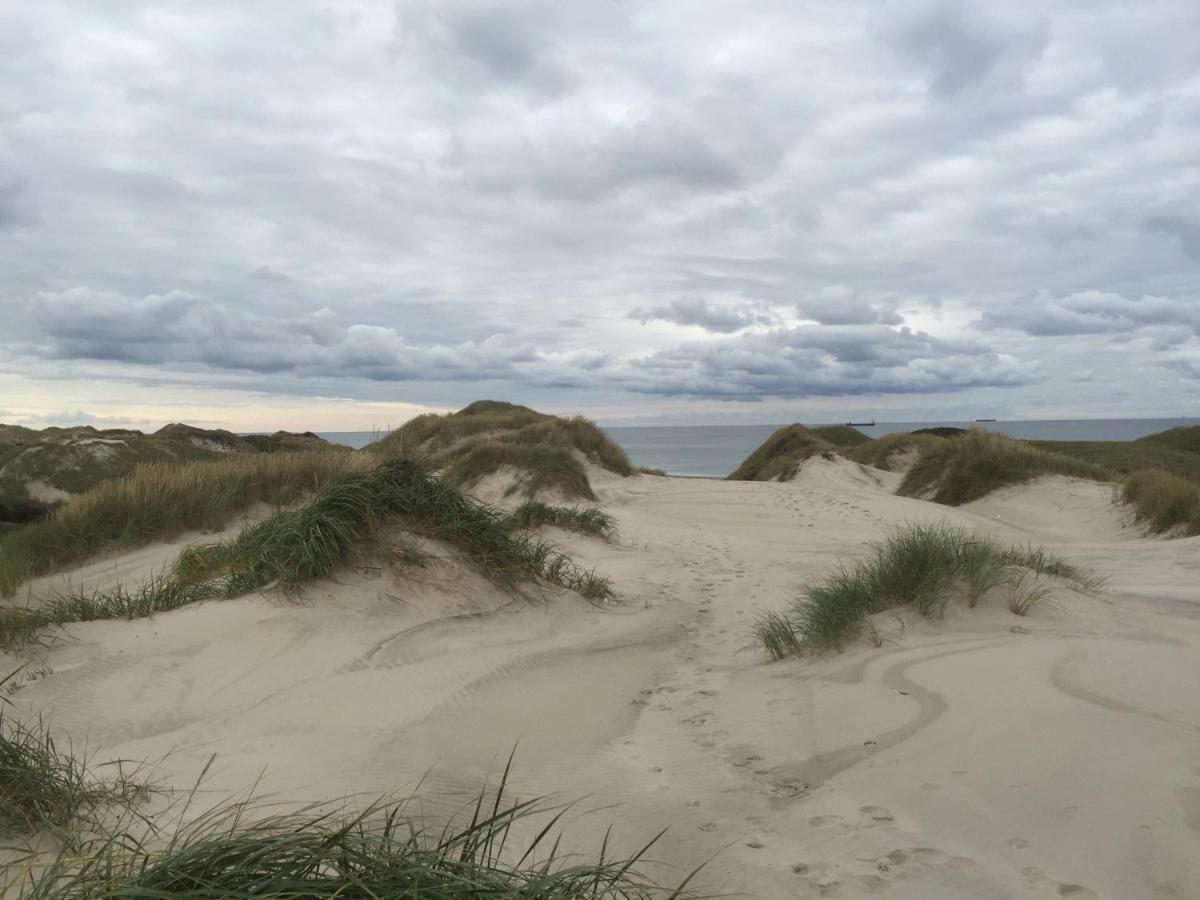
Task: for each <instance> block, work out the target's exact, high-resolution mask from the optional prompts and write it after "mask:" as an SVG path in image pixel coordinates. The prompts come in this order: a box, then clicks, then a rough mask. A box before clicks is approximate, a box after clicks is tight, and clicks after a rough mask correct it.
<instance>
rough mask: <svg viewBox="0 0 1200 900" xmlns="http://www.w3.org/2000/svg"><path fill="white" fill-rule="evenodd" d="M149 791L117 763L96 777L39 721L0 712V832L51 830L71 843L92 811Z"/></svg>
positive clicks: (136, 798) (133, 800) (124, 802)
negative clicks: (110, 774)
mask: <svg viewBox="0 0 1200 900" xmlns="http://www.w3.org/2000/svg"><path fill="white" fill-rule="evenodd" d="M14 674H15V673H14ZM9 677H10V678H11V677H12V676H9ZM6 680H7V679H0V685H3V683H4V681H6ZM147 790H148V789H147V788H146V786H145V785H142V784H139V783H137V782H135V781H134V780H132V779H131V778H128V777H126V776H125V775H124V773H123V772H121V771H120V768H119V767H118V775H117V776H116V777H115V778H112V779H110V780H107V781H104V780H100V779H97V778H95V777H93V775H92V774H91V772H90V771H89V770H88V766H87V764H86V763H85V762H84V761H83V760H80V759H78V758H76V757H75V756H73V755H72V754H71V753H70V752H69V751H64V750H62V749H60V748H59V746H58V744H57V742H56V741H55V739H54V737H53V735H52V734H51V733H50V729H49V728H48V727H47V726H46V724H45V723H44V722H42V721H41V720H40V719H39V720H38V721H37V724H36V725H32V726H29V725H25V724H22V723H21V722H19V721H17V720H15V719H12V718H11V717H6V716H5V715H4V714H3V713H2V712H0V836H3V835H12V834H25V835H28V834H34V833H36V832H39V831H42V830H45V829H50V830H52V831H54V832H56V833H57V834H58V835H59V836H60V838H64V839H68V840H67V842H68V843H71V844H73V843H74V837H75V835H76V834H77V832H78V830H79V828H80V826H81V824H82V823H83V822H85V821H87V820H89V819H91V818H92V816H93V814H95V813H97V812H98V811H99V810H101V809H102V808H104V807H107V806H111V805H124V806H131V805H133V804H135V803H137V802H139V801H140V800H141V799H143V798H144V797H145V795H146V793H147Z"/></svg>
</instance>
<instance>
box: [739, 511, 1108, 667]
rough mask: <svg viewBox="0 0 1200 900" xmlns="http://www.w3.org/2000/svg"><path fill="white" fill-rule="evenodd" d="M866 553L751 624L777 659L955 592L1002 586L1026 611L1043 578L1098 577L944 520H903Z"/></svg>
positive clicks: (1073, 582)
mask: <svg viewBox="0 0 1200 900" xmlns="http://www.w3.org/2000/svg"><path fill="white" fill-rule="evenodd" d="M873 550H874V553H873V555H872V556H870V557H869V558H868V559H866V560H864V561H862V562H859V563H857V564H856V565H853V566H848V567H843V568H840V569H838V570H837V571H835V572H833V573H832V574H831V575H829V576H827V577H826V578H824V579H823V580H821V581H819V582H817V583H815V584H813V585H810V586H809V587H808V588H807V589H806V590H805V592H804V595H803V597H802V598H801V599H800V600H799V601H798V602H797V603H796V604H795V606H794V607H793V608H792V609H791V610H790V611H789V612H788V613H786V614H782V613H771V614H769V615H768V616H766V617H765V618H764V619H762V620H761V621H760V622H759V624H758V626H757V629H756V633H757V636H758V638H759V641H760V642H761V643H762V645H763V647H764V648H765V649H766V650H767V652H768V653H770V654H771V656H772V657H774V658H776V659H781V658H783V657H784V656H787V655H789V654H793V653H803V652H810V651H822V650H830V649H833V650H839V649H841V647H842V645H843V644H844V643H845V642H846V641H848V640H851V639H853V638H854V637H856V636H858V635H859V634H860V633H861V632H862V630H863V629H864V628H868V629H869V628H870V622H869V617H870V616H872V615H874V614H876V613H880V612H883V611H885V610H889V609H895V608H900V607H907V608H910V609H913V610H915V611H916V612H918V613H919V614H921V615H923V616H925V617H927V618H931V619H937V618H940V617H941V616H942V615H943V614H944V612H945V609H946V606H947V604H949V603H950V602H951V601H952V600H954V599H956V598H962V599H965V600H966V601H967V603H968V605H970V606H974V605H975V604H976V603H977V602H978V601H979V599H980V598H981V597H983V596H984V595H986V594H987V593H988V592H989V591H992V590H995V589H1002V590H1005V591H1007V595H1008V603H1009V609H1011V610H1012V611H1013V612H1016V613H1018V614H1021V615H1023V614H1025V613H1027V612H1028V611H1029V610H1030V609H1031V608H1032V607H1033V605H1035V604H1036V603H1037V602H1038V601H1040V600H1041V599H1043V598H1044V597H1045V596H1046V594H1047V589H1046V585H1045V584H1044V583H1043V582H1040V581H1039V579H1042V578H1057V579H1060V580H1062V581H1064V582H1066V583H1067V584H1069V585H1070V586H1071V587H1074V588H1076V589H1078V590H1094V589H1096V588H1097V587H1099V585H1100V582H1099V581H1098V580H1097V579H1096V578H1094V577H1093V576H1091V575H1089V574H1088V573H1087V572H1085V571H1083V570H1082V569H1080V568H1078V567H1077V566H1074V565H1072V564H1071V563H1069V562H1067V561H1066V560H1064V559H1061V558H1060V557H1057V556H1054V555H1052V554H1050V553H1047V552H1046V551H1044V550H1041V549H1036V550H1035V549H1033V548H1021V547H1013V546H1006V545H1004V544H1001V543H999V542H997V541H995V540H992V539H991V538H987V537H979V536H975V535H970V534H968V533H967V532H965V531H963V530H962V529H961V528H954V527H951V526H949V525H946V524H944V523H939V524H936V525H907V526H905V527H903V528H901V529H899V530H898V531H897V532H895V533H894V534H893V535H891V536H890V537H889V538H888V539H887V540H886V541H884V542H883V543H881V544H878V545H875V546H874V547H873Z"/></svg>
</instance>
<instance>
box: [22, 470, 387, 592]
mask: <svg viewBox="0 0 1200 900" xmlns="http://www.w3.org/2000/svg"><path fill="white" fill-rule="evenodd" d="M371 462H374V460H373V459H372V458H371V457H369V456H366V455H364V454H353V453H339V452H325V451H313V452H303V453H279V454H237V455H230V456H229V457H227V458H224V459H219V460H213V461H205V462H192V463H184V464H168V463H157V464H153V465H147V466H143V467H141V468H139V469H137V470H136V471H135V472H134V473H133V474H132V475H129V476H127V477H125V478H119V479H113V480H111V481H105V482H102V483H101V484H99V485H97V486H96V487H94V488H92V489H91V490H90V491H88V492H87V493H86V494H83V495H81V496H79V497H76V498H75V499H73V500H71V501H70V502H68V503H67V504H66V505H64V506H62V507H61V508H59V509H58V510H56V511H55V512H54V513H53V514H51V515H50V516H49V517H47V518H45V519H42V520H41V521H38V522H35V523H33V524H31V525H26V526H25V527H23V528H19V529H17V530H16V531H13V532H10V533H8V534H6V535H4V536H3V537H2V538H0V596H5V597H7V596H11V595H12V593H13V592H14V591H15V589H16V587H17V586H18V585H19V584H20V583H21V582H22V581H25V580H26V579H29V578H32V577H35V576H37V575H44V574H46V573H47V572H51V571H53V570H54V569H56V568H59V567H62V566H67V565H70V564H72V563H78V562H80V561H82V560H85V559H87V558H89V557H91V556H94V555H96V554H97V553H100V552H102V551H105V550H108V549H111V548H115V547H133V546H138V545H141V544H146V543H149V542H151V541H156V540H166V539H169V538H172V537H176V536H178V535H179V534H182V533H184V532H186V531H192V530H200V529H219V528H223V527H225V526H226V525H228V524H229V522H230V520H231V519H233V518H234V517H235V516H237V515H238V514H239V513H242V512H244V511H246V510H247V509H249V508H250V507H251V506H253V505H255V504H257V503H268V504H272V505H281V504H287V503H294V502H296V501H297V500H300V499H302V498H303V497H304V496H306V495H308V494H311V493H313V492H316V491H319V490H321V489H322V488H323V487H325V486H326V485H327V484H329V483H330V482H331V481H333V480H334V479H336V478H339V477H341V476H343V475H345V474H346V473H348V472H354V471H358V470H361V469H363V468H365V466H366V465H367V464H368V463H371Z"/></svg>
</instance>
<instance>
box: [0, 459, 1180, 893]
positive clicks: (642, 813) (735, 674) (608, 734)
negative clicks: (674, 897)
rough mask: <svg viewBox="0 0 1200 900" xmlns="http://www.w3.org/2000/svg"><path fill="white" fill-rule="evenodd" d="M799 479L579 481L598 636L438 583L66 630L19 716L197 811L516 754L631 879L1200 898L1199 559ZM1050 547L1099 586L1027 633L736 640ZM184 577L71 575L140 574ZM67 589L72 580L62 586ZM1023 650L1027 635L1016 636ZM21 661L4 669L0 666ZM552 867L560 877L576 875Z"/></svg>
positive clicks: (977, 613) (834, 477) (326, 590)
mask: <svg viewBox="0 0 1200 900" xmlns="http://www.w3.org/2000/svg"><path fill="white" fill-rule="evenodd" d="M897 479H898V476H896V475H894V474H890V473H887V472H881V471H877V470H873V469H866V468H863V467H861V466H857V465H854V464H851V463H846V462H826V461H823V460H814V461H812V462H811V463H810V464H808V465H807V466H806V467H805V469H804V471H803V472H802V473H801V475H800V477H799V478H798V479H797V480H796V481H794V482H792V483H787V484H763V483H732V482H722V481H710V480H704V479H682V478H658V477H642V478H631V479H620V478H616V477H612V476H608V475H606V474H604V473H597V474H595V475H594V482H595V483H597V484H598V485H599V488H598V490H599V493H600V495H601V505H602V506H603V507H604V508H605V509H607V510H609V511H610V512H611V513H613V515H614V516H615V517H616V518H617V521H618V523H619V526H620V538H619V541H618V542H616V543H613V544H605V543H603V542H600V541H596V540H594V539H588V538H582V537H577V536H571V535H564V534H560V533H557V532H556V533H555V534H554V537H555V538H556V539H558V540H560V541H561V542H562V543H563V544H564V545H565V546H567V547H568V548H569V549H570V550H571V552H572V553H574V554H575V555H576V557H577V558H578V559H579V560H580V561H581V562H584V563H585V564H587V565H589V566H590V565H595V566H596V567H597V569H598V570H599V571H600V572H602V573H604V574H607V575H609V576H611V577H612V578H613V580H614V582H615V583H616V585H617V587H618V589H619V590H620V593H621V595H622V602H621V604H620V605H618V606H615V607H613V608H611V609H607V610H606V609H600V608H596V607H593V606H590V605H588V604H587V603H585V602H583V601H581V600H579V598H577V597H575V596H573V595H570V594H564V593H559V592H531V597H530V598H513V597H510V596H508V595H506V594H504V593H502V592H500V591H498V590H497V589H496V588H494V587H493V586H491V585H489V584H488V583H486V582H484V581H483V580H482V579H480V578H479V577H477V576H475V575H473V574H472V573H470V572H469V571H468V570H467V569H466V568H465V567H464V566H462V565H460V564H459V563H458V562H456V561H454V560H440V561H438V562H436V563H435V564H434V565H433V566H432V567H431V568H430V569H428V570H426V571H425V572H424V573H423V574H422V575H421V576H420V578H419V580H415V579H413V578H411V577H408V576H397V575H396V574H395V573H393V572H391V571H389V570H387V569H380V570H367V571H362V572H349V573H346V574H345V575H344V576H343V577H342V578H340V579H339V582H340V583H337V584H334V583H329V584H323V585H320V586H318V587H315V588H313V589H312V590H310V591H308V592H307V595H306V597H305V599H304V602H303V603H299V604H297V603H289V602H287V601H285V600H283V599H280V598H276V597H254V598H247V599H242V600H237V601H231V602H226V603H212V604H207V605H204V606H200V607H194V608H189V609H184V610H179V611H177V612H174V613H171V614H167V615H162V616H158V617H156V618H154V619H153V620H141V621H135V622H104V623H94V624H90V625H85V626H76V627H73V628H72V629H71V634H72V636H73V638H74V641H73V642H70V643H65V644H62V645H60V646H57V647H54V648H52V649H49V650H46V651H41V652H39V653H38V654H37V663H38V664H45V663H48V664H49V665H51V666H52V667H53V669H54V673H53V674H52V675H50V676H48V677H46V678H44V679H42V680H40V681H37V682H35V683H33V684H31V685H30V686H28V687H26V688H25V689H23V690H21V691H20V692H19V693H17V694H16V695H15V696H14V697H13V699H14V700H15V701H16V703H17V712H18V713H19V714H22V715H28V714H32V713H34V712H38V711H40V712H43V713H45V714H46V715H48V716H49V717H50V719H51V721H52V722H53V723H54V724H55V726H56V727H58V728H60V729H62V730H64V731H65V732H66V733H68V734H70V735H71V736H73V737H74V738H75V739H77V740H78V739H82V738H84V737H86V738H87V741H88V745H89V747H90V748H91V749H92V750H93V751H97V752H98V753H99V757H98V758H105V757H123V758H132V759H152V760H159V761H160V763H159V772H160V774H161V776H162V777H163V778H165V779H166V780H167V781H168V782H170V783H174V784H177V785H190V784H191V782H192V781H193V780H194V779H195V777H196V775H197V774H198V772H199V771H200V769H201V768H202V767H203V765H204V763H205V761H206V760H207V759H208V758H209V757H210V755H212V754H216V762H215V768H214V771H215V775H214V776H213V779H212V781H211V782H210V785H209V786H210V787H211V788H212V789H213V791H214V796H215V795H217V794H219V792H220V790H222V789H229V790H235V789H239V788H244V787H245V786H246V785H247V784H249V783H250V782H252V781H253V780H254V779H255V778H256V777H258V776H259V775H260V774H262V773H264V772H265V775H263V781H262V790H264V791H270V792H277V793H278V794H279V795H281V796H285V797H295V798H300V797H303V798H310V799H311V798H324V797H333V796H340V795H343V794H346V793H366V794H374V793H378V792H381V791H388V790H396V789H406V788H411V787H412V786H413V785H414V784H416V782H417V781H418V780H419V779H420V778H421V777H422V776H423V775H425V773H426V772H427V771H430V770H432V774H430V775H429V776H428V777H427V778H426V779H425V783H424V787H423V794H424V795H425V797H426V798H427V800H428V803H427V805H426V808H427V809H429V810H431V813H432V814H434V815H437V814H439V811H448V810H450V809H452V808H454V807H455V806H457V805H458V804H459V803H460V802H461V800H462V796H463V792H467V791H471V790H474V789H475V788H476V787H477V786H478V784H479V782H480V779H481V778H482V777H483V776H484V775H487V774H495V773H496V772H498V771H499V769H500V768H501V767H502V766H503V762H504V759H505V758H506V756H507V755H508V753H509V751H510V750H511V748H512V747H513V746H514V744H515V743H517V742H518V741H519V742H520V746H519V750H518V757H517V767H516V772H515V775H514V783H515V787H516V790H517V792H518V793H519V794H521V795H522V796H526V797H528V796H530V795H535V794H545V795H549V796H552V797H554V798H556V799H558V800H573V799H578V798H586V799H584V800H583V802H582V803H581V805H580V807H579V808H580V810H586V809H594V808H598V807H603V806H607V805H609V804H616V805H615V806H613V807H611V808H606V809H603V810H601V811H599V812H595V813H593V814H591V815H589V816H585V817H583V818H582V819H581V820H580V821H579V822H577V823H576V824H575V825H574V826H573V828H572V832H571V833H572V834H573V835H575V836H576V840H577V845H578V846H579V848H581V849H591V850H594V849H595V848H596V847H598V844H599V839H600V835H601V833H602V831H603V829H604V828H605V827H606V826H607V825H609V824H614V825H615V829H614V830H615V832H616V834H617V835H618V836H619V845H620V848H622V849H630V848H633V847H635V846H636V845H638V844H639V843H640V842H642V841H644V840H646V839H647V838H648V837H649V836H651V835H653V834H654V833H655V832H657V831H658V830H659V829H661V828H663V827H665V826H670V830H669V831H668V833H667V835H666V836H665V837H664V838H663V839H662V841H661V842H660V844H659V845H658V847H657V848H656V850H655V851H654V854H653V855H654V856H655V858H656V859H659V860H663V861H664V862H666V863H669V864H671V865H673V866H676V867H678V870H679V871H680V872H682V871H685V870H689V869H690V868H691V867H693V866H695V865H696V864H698V863H700V862H702V861H704V860H705V859H707V858H709V857H710V856H713V855H714V854H716V855H715V858H714V859H713V860H712V861H711V862H710V863H709V865H708V866H707V868H706V869H705V871H704V872H703V873H702V875H701V877H700V883H701V885H702V886H703V887H705V888H708V889H711V890H713V891H724V892H731V893H737V894H739V895H742V896H746V895H749V896H758V897H768V898H784V897H847V898H850V897H864V896H875V895H878V896H883V897H902V898H933V900H936V898H968V897H970V898H976V897H981V898H982V897H996V898H1001V897H1047V898H1053V897H1072V898H1085V897H1092V896H1098V897H1108V898H1152V897H1177V898H1186V897H1196V896H1200V596H1198V594H1200V587H1198V586H1200V539H1189V540H1176V541H1163V540H1150V539H1144V538H1141V537H1140V536H1139V535H1138V533H1137V532H1136V531H1134V530H1132V529H1131V528H1129V527H1128V526H1126V525H1124V524H1123V522H1122V515H1121V512H1120V510H1119V508H1117V507H1114V506H1112V505H1111V503H1110V496H1109V494H1108V491H1107V489H1103V488H1098V487H1097V486H1095V485H1090V484H1081V483H1078V482H1071V481H1068V480H1064V479H1051V480H1048V481H1045V482H1041V483H1038V484H1035V485H1027V486H1024V487H1021V488H1016V489H1010V490H1006V491H1003V492H999V493H997V494H996V495H993V496H992V497H989V498H987V499H985V500H984V501H981V502H978V503H975V504H971V505H970V506H967V507H963V508H961V509H949V508H945V507H940V506H936V505H934V504H931V503H928V502H924V501H919V500H911V499H905V498H900V497H896V496H893V495H892V494H891V490H892V489H893V488H894V486H895V483H896V481H897ZM938 519H945V520H947V521H950V522H954V523H958V524H961V525H963V526H966V527H968V528H972V529H977V530H979V531H981V532H988V533H993V534H995V535H997V536H1000V537H1002V538H1004V539H1009V540H1015V541H1020V542H1022V543H1024V542H1030V541H1032V542H1036V543H1043V544H1045V545H1047V546H1048V547H1050V548H1052V549H1055V550H1057V551H1058V552H1060V553H1062V554H1064V555H1065V556H1067V557H1068V558H1069V559H1071V560H1073V561H1076V562H1080V563H1083V564H1086V565H1088V566H1091V567H1092V568H1094V569H1095V570H1097V571H1098V572H1100V573H1101V574H1104V575H1107V576H1108V577H1109V578H1110V586H1109V588H1107V589H1106V590H1105V591H1104V592H1102V593H1100V594H1098V595H1096V596H1081V595H1076V594H1072V593H1069V592H1064V593H1062V594H1061V595H1060V596H1059V597H1058V598H1057V599H1056V601H1055V602H1054V603H1053V604H1048V605H1045V606H1043V607H1040V608H1038V609H1036V610H1035V611H1034V612H1033V613H1032V614H1031V615H1030V616H1028V617H1026V618H1018V617H1016V616H1014V615H1012V614H1011V613H1009V612H1008V611H1007V609H1006V608H1005V607H1004V604H1003V602H1002V601H1000V600H995V601H988V602H985V603H983V604H981V605H980V606H979V607H978V608H976V609H973V610H968V609H962V608H953V609H952V610H951V612H950V614H949V615H948V617H947V618H946V620H945V621H942V622H939V623H927V622H921V621H913V620H910V619H905V618H901V617H885V618H883V619H882V620H881V621H880V623H879V624H880V627H881V628H882V630H883V632H884V635H885V637H886V638H887V641H886V642H885V644H884V645H883V646H882V647H881V648H879V649H876V648H874V647H871V646H868V645H865V644H863V645H856V646H854V647H851V648H849V649H847V650H846V651H845V652H843V653H841V654H839V655H836V656H831V657H828V658H823V659H808V660H788V661H784V662H781V663H769V662H767V661H766V660H765V658H764V656H763V654H762V653H761V651H760V650H759V649H758V647H757V646H756V644H755V642H754V640H753V638H752V635H751V634H750V629H751V626H752V625H753V623H754V620H755V617H756V616H757V615H759V614H760V613H761V612H763V611H766V610H770V609H782V608H784V607H786V606H787V605H788V603H789V602H790V601H791V600H792V599H793V598H795V597H796V596H797V594H798V592H799V591H800V589H801V587H802V585H803V584H804V583H805V581H806V580H808V579H811V578H815V577H819V576H821V575H822V574H824V573H826V572H828V571H829V570H830V569H831V568H832V567H833V566H834V565H836V564H837V563H838V562H839V561H848V560H851V559H853V558H855V557H857V556H859V555H861V554H862V553H863V552H865V549H866V544H867V543H868V542H870V541H873V540H877V539H879V538H880V537H881V536H882V535H883V534H885V533H886V530H887V529H888V528H889V527H891V526H894V525H897V524H900V523H902V522H906V521H918V520H920V521H930V520H938ZM177 550H178V547H173V548H168V549H164V548H152V549H149V550H146V551H142V552H141V553H139V554H134V555H132V556H131V557H129V558H127V559H125V560H123V561H119V562H117V563H114V562H111V561H110V562H106V563H100V564H97V565H96V566H93V567H90V568H91V572H90V574H91V575H92V577H93V581H91V582H90V583H100V582H102V581H104V580H106V579H111V578H114V577H119V578H125V579H128V578H131V577H135V576H136V575H137V573H138V572H139V571H146V570H149V569H153V568H154V567H156V566H161V565H162V564H163V562H164V561H167V560H169V559H170V558H171V556H172V554H173V553H174V552H177ZM88 574H89V573H88V572H84V573H77V574H76V576H75V577H76V579H79V578H81V577H86V576H87V575H88ZM1014 626H1017V630H1016V631H1014V630H1013V628H1014ZM4 662H10V660H0V663H4ZM572 846H575V845H574V844H573V845H572Z"/></svg>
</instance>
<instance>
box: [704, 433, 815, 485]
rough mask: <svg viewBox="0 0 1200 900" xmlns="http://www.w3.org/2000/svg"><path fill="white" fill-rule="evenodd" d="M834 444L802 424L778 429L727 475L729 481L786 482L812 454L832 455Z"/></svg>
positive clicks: (793, 476)
mask: <svg viewBox="0 0 1200 900" xmlns="http://www.w3.org/2000/svg"><path fill="white" fill-rule="evenodd" d="M835 450H836V447H835V445H834V444H833V443H831V442H830V441H829V440H828V439H826V438H824V437H822V436H821V435H820V434H818V433H817V432H816V431H814V430H813V429H811V428H808V427H806V426H804V425H787V426H785V427H783V428H780V429H779V430H778V431H776V432H775V433H774V434H772V435H771V436H770V437H769V438H767V439H766V440H765V441H763V443H762V444H761V445H760V446H759V447H758V449H757V450H755V451H754V452H753V453H751V454H750V455H749V456H747V457H746V458H745V459H744V460H743V461H742V464H741V465H740V466H738V467H737V468H736V469H734V470H733V471H732V472H731V473H730V474H729V475H728V476H726V477H727V478H728V479H729V480H730V481H789V480H790V479H792V478H795V477H796V473H797V472H798V471H800V464H801V463H802V462H804V461H805V460H806V459H810V458H811V457H813V456H817V455H825V456H832V455H833V454H834V452H835Z"/></svg>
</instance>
